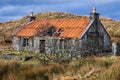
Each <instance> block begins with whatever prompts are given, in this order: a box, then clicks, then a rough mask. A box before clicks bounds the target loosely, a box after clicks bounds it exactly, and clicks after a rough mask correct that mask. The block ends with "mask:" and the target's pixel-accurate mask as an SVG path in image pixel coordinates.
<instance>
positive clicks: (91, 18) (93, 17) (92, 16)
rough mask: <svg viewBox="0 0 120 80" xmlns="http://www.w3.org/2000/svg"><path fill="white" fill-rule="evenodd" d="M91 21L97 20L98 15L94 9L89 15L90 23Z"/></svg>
mask: <svg viewBox="0 0 120 80" xmlns="http://www.w3.org/2000/svg"><path fill="white" fill-rule="evenodd" d="M91 20H96V21H98V20H99V13H97V12H96V8H93V12H92V13H90V21H91Z"/></svg>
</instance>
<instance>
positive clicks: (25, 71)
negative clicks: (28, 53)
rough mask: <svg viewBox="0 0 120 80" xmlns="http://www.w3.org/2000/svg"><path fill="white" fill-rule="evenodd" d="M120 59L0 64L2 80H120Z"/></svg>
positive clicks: (101, 58) (82, 59) (94, 58)
mask: <svg viewBox="0 0 120 80" xmlns="http://www.w3.org/2000/svg"><path fill="white" fill-rule="evenodd" d="M119 59H120V58H119V57H88V58H81V59H78V60H74V61H72V62H70V63H62V64H58V63H53V64H50V65H47V66H45V65H34V64H21V63H18V62H16V61H12V62H9V63H3V62H1V63H0V80H53V79H59V80H61V77H62V78H63V77H67V76H69V77H70V76H71V77H72V79H76V80H120V77H119V76H120V61H119Z"/></svg>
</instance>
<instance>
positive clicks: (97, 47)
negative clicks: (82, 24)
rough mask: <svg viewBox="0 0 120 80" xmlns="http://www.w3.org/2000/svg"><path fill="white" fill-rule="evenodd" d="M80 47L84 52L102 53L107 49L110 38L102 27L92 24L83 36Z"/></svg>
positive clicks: (98, 24)
mask: <svg viewBox="0 0 120 80" xmlns="http://www.w3.org/2000/svg"><path fill="white" fill-rule="evenodd" d="M91 36H92V37H91ZM81 45H82V51H84V52H88V53H89V52H93V53H94V52H95V53H102V52H105V51H107V50H108V49H109V47H110V38H109V36H108V34H107V33H106V31H105V30H104V28H103V27H102V25H101V24H100V23H97V24H96V23H95V22H94V23H93V24H92V25H90V28H89V29H88V31H87V32H86V33H85V35H84V36H83V38H82V40H81Z"/></svg>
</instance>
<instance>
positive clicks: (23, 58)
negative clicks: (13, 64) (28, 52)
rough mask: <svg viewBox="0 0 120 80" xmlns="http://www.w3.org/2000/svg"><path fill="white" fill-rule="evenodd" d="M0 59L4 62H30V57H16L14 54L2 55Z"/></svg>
mask: <svg viewBox="0 0 120 80" xmlns="http://www.w3.org/2000/svg"><path fill="white" fill-rule="evenodd" d="M1 58H2V59H6V60H24V61H27V60H30V59H31V58H32V57H30V56H17V55H14V54H3V55H2V56H1Z"/></svg>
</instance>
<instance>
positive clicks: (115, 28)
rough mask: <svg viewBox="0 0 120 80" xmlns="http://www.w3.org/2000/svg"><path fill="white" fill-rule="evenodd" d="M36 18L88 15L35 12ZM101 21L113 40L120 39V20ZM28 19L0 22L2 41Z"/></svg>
mask: <svg viewBox="0 0 120 80" xmlns="http://www.w3.org/2000/svg"><path fill="white" fill-rule="evenodd" d="M34 16H36V19H43V18H45V19H56V18H78V17H88V16H80V15H76V14H71V13H66V12H43V13H38V14H34ZM100 19H101V22H102V23H103V25H104V26H105V28H106V29H107V31H108V33H109V34H110V35H111V37H112V40H116V41H120V22H119V21H115V20H112V19H111V18H104V17H102V18H100ZM27 20H28V16H25V17H23V18H22V19H17V20H11V21H9V22H1V23H0V42H1V41H5V40H11V35H12V33H13V32H15V31H16V29H17V28H18V27H20V26H21V25H22V24H24V23H25V22H26V21H27Z"/></svg>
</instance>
